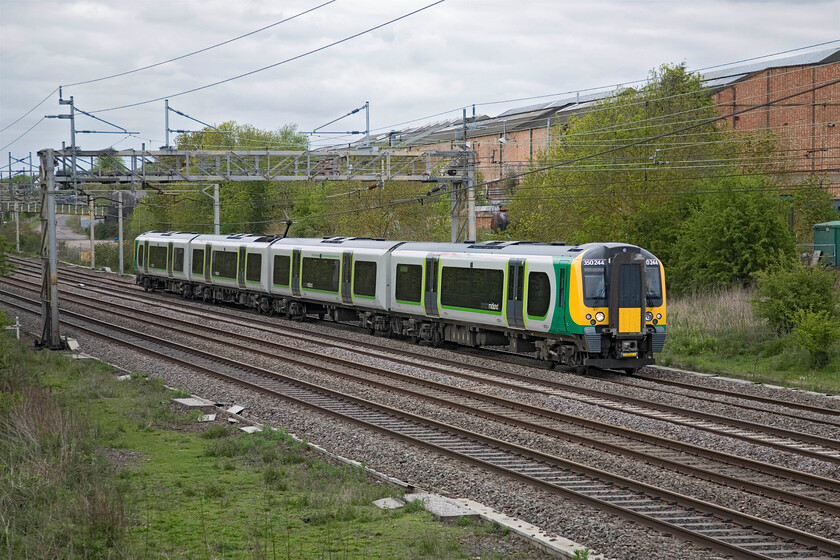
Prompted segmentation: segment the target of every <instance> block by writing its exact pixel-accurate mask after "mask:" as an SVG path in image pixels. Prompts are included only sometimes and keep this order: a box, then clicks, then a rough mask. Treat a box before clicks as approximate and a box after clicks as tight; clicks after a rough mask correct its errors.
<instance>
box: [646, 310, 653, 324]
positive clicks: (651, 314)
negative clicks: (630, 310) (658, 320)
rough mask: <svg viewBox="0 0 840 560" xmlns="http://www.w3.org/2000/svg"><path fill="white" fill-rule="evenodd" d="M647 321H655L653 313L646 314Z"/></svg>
mask: <svg viewBox="0 0 840 560" xmlns="http://www.w3.org/2000/svg"><path fill="white" fill-rule="evenodd" d="M645 321H648V322H650V321H653V313H651V312H650V311H648V312H647V313H645Z"/></svg>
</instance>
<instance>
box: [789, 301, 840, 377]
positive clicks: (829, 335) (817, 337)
mask: <svg viewBox="0 0 840 560" xmlns="http://www.w3.org/2000/svg"><path fill="white" fill-rule="evenodd" d="M793 321H794V327H793V339H794V340H795V341H796V343H797V344H799V345H800V346H801V347H802V348H804V349H806V350H807V351H808V353H809V354H810V355H811V365H812V366H814V367H817V368H820V367H823V366H824V365H826V364H827V363H828V362H829V360H830V358H831V354H832V353H833V348H834V345H835V344H836V343H837V340H838V339H840V323H838V321H837V317H836V316H832V315H831V314H829V313H826V312H825V311H818V312H815V311H811V310H805V309H799V310H798V311H797V312H796V314H795V315H794V317H793Z"/></svg>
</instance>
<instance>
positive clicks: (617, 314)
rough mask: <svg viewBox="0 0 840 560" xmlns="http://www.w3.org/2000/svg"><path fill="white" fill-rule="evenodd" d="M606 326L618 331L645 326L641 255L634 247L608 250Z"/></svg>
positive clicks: (633, 330)
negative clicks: (608, 288) (608, 314)
mask: <svg viewBox="0 0 840 560" xmlns="http://www.w3.org/2000/svg"><path fill="white" fill-rule="evenodd" d="M610 252H611V253H612V254H611V255H610V270H609V274H610V328H612V329H615V332H617V333H618V334H639V333H642V332H644V329H645V323H644V318H645V285H646V284H645V258H644V256H642V254H641V252H640V251H639V249H638V248H630V247H622V248H620V249H614V250H612V251H610Z"/></svg>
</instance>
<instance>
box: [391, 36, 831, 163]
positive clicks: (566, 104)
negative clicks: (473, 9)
mask: <svg viewBox="0 0 840 560" xmlns="http://www.w3.org/2000/svg"><path fill="white" fill-rule="evenodd" d="M833 62H840V48H831V49H825V50H820V51H814V52H809V53H803V54H797V55H793V56H788V57H782V58H774V59H769V60H761V61H757V62H754V63H750V64H743V65H740V66H732V67H729V68H721V69H716V70H712V71H709V72H704V73H703V75H702V76H703V83H704V85H705V86H706V87H709V88H713V89H721V88H724V87H727V86H729V85H731V84H733V83H736V82H738V81H740V80H743V79H744V78H746V77H748V76H750V75H752V74H754V73H756V72H761V71H764V70H767V69H770V68H781V67H786V66H808V65H814V64H829V63H833ZM622 90H623V88H618V89H615V90H611V91H599V92H594V93H587V94H582V95H574V96H570V97H563V98H560V99H554V100H549V101H544V102H540V103H535V104H532V105H524V106H522V107H515V108H513V109H508V110H507V111H504V112H502V113H500V114H499V115H497V116H495V117H488V116H486V115H479V116H476V117H473V118H470V119H467V138H475V137H479V136H491V135H498V136H500V137H501V136H502V135H503V134H505V133H507V132H515V131H518V130H527V129H533V128H539V127H541V126H545V125H546V124H548V119H551V122H552V124H553V123H555V122H558V121H560V122H563V121H565V120H567V119H568V118H569V117H570V116H572V115H574V114H576V113H579V112H581V111H583V110H585V109H587V108H589V107H591V106H592V105H594V104H595V103H597V102H598V101H600V100H601V99H603V98H605V97H607V96H608V95H615V94H616V93H620V92H621V91H622ZM462 131H463V120H462V119H460V118H454V119H449V120H445V121H438V122H433V123H428V124H424V125H420V126H417V127H413V128H407V129H403V130H399V131H393V132H392V133H388V134H381V135H377V139H382V140H384V139H385V138H387V137H388V136H390V134H393V135H394V136H395V137H396V138H395V139H396V142H397V144H398V145H399V146H406V147H411V146H420V145H431V144H439V143H445V142H451V141H452V140H456V139H458V138H460V136H461V134H462Z"/></svg>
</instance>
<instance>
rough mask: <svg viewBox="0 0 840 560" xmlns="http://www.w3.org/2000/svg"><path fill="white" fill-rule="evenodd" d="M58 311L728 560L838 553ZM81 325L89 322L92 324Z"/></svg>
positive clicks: (586, 470) (792, 532)
mask: <svg viewBox="0 0 840 560" xmlns="http://www.w3.org/2000/svg"><path fill="white" fill-rule="evenodd" d="M14 305H17V306H19V307H20V308H21V309H26V308H27V307H28V308H29V309H30V310H32V309H33V308H34V311H33V312H36V313H37V312H38V311H37V310H38V308H39V305H40V304H39V302H37V301H32V300H30V301H29V302H28V304H14ZM62 315H63V317H64V319H63V320H64V321H65V322H68V323H69V324H72V326H73V327H74V328H76V329H79V330H81V331H85V332H87V333H88V334H91V335H93V336H97V337H101V338H103V337H104V338H106V339H108V340H109V341H110V342H111V343H115V344H121V345H127V346H130V347H132V348H133V349H135V350H136V351H138V352H143V353H148V354H150V355H154V356H155V357H156V358H158V359H164V360H168V361H170V362H175V363H177V364H178V365H180V366H182V367H186V368H190V369H192V370H199V371H201V372H203V373H206V374H210V375H214V376H217V377H221V378H223V379H225V380H227V381H231V382H234V383H237V384H239V385H242V386H246V387H249V388H251V389H254V390H257V391H260V392H263V393H267V394H270V395H272V396H274V397H277V398H283V399H285V400H288V401H292V402H295V403H297V404H299V405H302V406H306V407H308V408H312V409H315V410H318V411H319V412H321V413H325V414H329V415H332V416H335V417H338V418H341V419H342V420H343V421H349V422H353V423H356V424H358V425H361V426H365V427H366V428H368V429H372V430H374V431H377V432H379V433H383V434H387V435H389V436H391V437H394V438H397V439H400V440H403V441H407V442H409V443H411V444H412V445H419V446H422V447H425V448H428V449H430V450H434V451H435V452H437V453H441V454H444V455H448V456H451V457H455V458H457V459H459V460H461V461H465V462H467V463H470V464H473V465H476V466H479V467H481V468H483V469H487V470H490V471H492V472H497V473H500V474H504V475H505V476H508V477H511V478H514V479H517V480H520V481H522V482H525V483H527V484H529V485H531V486H535V487H538V488H541V489H543V490H545V491H548V492H551V493H555V494H560V495H563V496H565V497H567V498H570V499H572V500H576V501H579V502H582V503H587V504H590V505H594V506H596V507H598V508H599V509H602V510H606V511H610V512H612V513H615V514H617V515H620V516H622V517H624V518H627V519H632V520H633V521H635V522H637V523H640V524H643V525H645V526H648V527H652V528H654V529H656V530H659V531H661V532H665V533H668V534H672V535H676V536H679V537H680V538H683V539H686V540H689V541H692V542H695V543H697V544H700V545H702V546H708V547H710V548H712V549H714V550H716V551H718V552H722V553H725V554H730V555H732V556H734V557H735V558H762V559H767V558H799V559H800V560H805V559H809V560H810V559H814V560H815V559H822V558H830V557H832V555H837V554H840V543H838V542H836V541H833V540H830V539H825V538H822V537H819V536H816V535H811V534H808V533H806V532H803V531H798V530H796V529H791V528H789V527H785V526H783V525H779V524H776V523H773V522H768V521H766V520H762V519H759V518H756V517H752V516H749V515H744V514H742V513H739V512H736V511H733V510H731V509H728V508H724V507H720V506H715V505H713V504H709V503H706V502H702V501H698V500H695V499H693V498H690V497H688V496H682V495H680V494H676V493H673V492H669V491H667V490H662V489H658V488H654V487H652V486H649V485H646V484H642V483H638V482H635V481H632V480H629V479H626V478H623V477H619V476H616V475H613V474H610V473H607V472H604V471H600V470H597V469H592V468H590V467H586V466H585V465H581V464H578V463H574V462H571V461H567V460H564V459H562V458H559V457H555V456H551V455H548V454H544V453H540V452H539V451H537V450H533V449H528V448H526V447H523V446H520V445H516V444H512V443H509V442H504V441H500V440H498V439H493V438H488V437H486V436H483V435H481V434H476V433H474V432H469V431H466V430H462V429H460V428H457V427H454V426H450V425H447V424H443V423H440V422H436V421H434V420H431V419H428V418H422V417H419V416H416V415H413V414H410V413H406V412H404V411H400V410H397V409H394V408H389V407H385V406H382V405H379V404H376V403H372V402H370V401H366V400H363V399H359V398H357V397H353V396H351V395H348V394H344V393H339V392H336V391H333V390H332V389H329V388H327V387H323V386H318V385H315V384H311V383H306V382H303V381H301V380H299V379H293V378H290V377H288V376H283V375H279V374H276V373H274V372H271V371H268V370H265V369H262V368H258V367H255V366H251V365H247V364H244V363H242V362H238V361H234V360H231V359H228V358H224V357H222V356H219V355H218V354H215V353H208V352H203V351H200V350H198V349H196V348H195V347H194V346H189V345H182V344H178V343H175V342H173V341H171V340H164V339H161V338H158V337H154V336H151V335H148V334H144V333H139V332H136V331H132V330H130V329H126V328H125V327H121V326H119V325H115V324H112V323H108V322H105V321H101V320H98V319H94V318H91V317H87V316H85V315H82V314H78V313H74V312H72V311H69V310H65V311H63V313H62ZM85 324H93V325H96V328H91V327H89V326H85ZM158 348H160V349H158ZM307 367H309V368H315V367H317V366H314V365H308V366H307Z"/></svg>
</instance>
